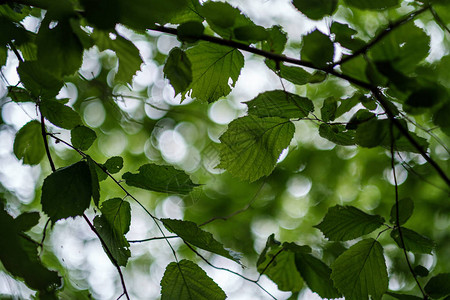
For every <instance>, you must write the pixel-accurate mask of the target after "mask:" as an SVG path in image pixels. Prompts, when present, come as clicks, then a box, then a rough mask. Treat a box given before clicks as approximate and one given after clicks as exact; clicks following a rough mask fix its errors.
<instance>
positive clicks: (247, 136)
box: [217, 116, 295, 181]
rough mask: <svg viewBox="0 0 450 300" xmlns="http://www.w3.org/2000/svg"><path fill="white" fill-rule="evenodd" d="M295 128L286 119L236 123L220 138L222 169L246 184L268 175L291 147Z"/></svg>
mask: <svg viewBox="0 0 450 300" xmlns="http://www.w3.org/2000/svg"><path fill="white" fill-rule="evenodd" d="M294 129H295V128H294V124H292V122H290V121H287V120H286V119H282V118H276V117H268V118H257V117H254V116H246V117H242V118H239V119H236V120H234V121H233V122H231V123H230V124H229V125H228V130H227V131H225V133H224V134H222V136H221V137H220V141H221V142H222V143H221V144H220V164H219V165H218V166H217V167H219V168H224V169H226V170H228V171H229V172H230V173H231V174H232V175H234V176H237V177H240V178H242V179H244V180H248V181H255V180H257V179H259V178H261V177H262V176H267V175H269V174H270V173H271V172H272V170H273V169H274V168H275V164H276V162H277V160H278V158H279V157H280V154H281V151H283V149H285V148H286V147H287V146H289V143H290V142H291V140H292V137H293V135H294Z"/></svg>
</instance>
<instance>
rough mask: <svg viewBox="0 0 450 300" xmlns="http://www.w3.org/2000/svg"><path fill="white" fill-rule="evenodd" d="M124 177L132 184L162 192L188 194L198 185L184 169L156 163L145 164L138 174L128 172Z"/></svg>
mask: <svg viewBox="0 0 450 300" xmlns="http://www.w3.org/2000/svg"><path fill="white" fill-rule="evenodd" d="M122 178H123V179H125V182H126V183H127V184H128V185H130V186H135V187H138V188H141V189H146V190H150V191H155V192H161V193H177V194H188V193H189V192H191V191H192V189H193V188H194V187H196V186H198V184H195V183H193V182H192V181H191V179H190V178H189V175H187V174H186V173H185V172H184V171H180V170H177V169H175V168H174V167H172V166H159V165H155V164H146V165H143V166H141V167H140V168H139V173H138V174H132V173H130V172H127V173H125V174H123V176H122Z"/></svg>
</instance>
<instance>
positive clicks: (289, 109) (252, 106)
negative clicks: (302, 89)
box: [245, 90, 314, 119]
mask: <svg viewBox="0 0 450 300" xmlns="http://www.w3.org/2000/svg"><path fill="white" fill-rule="evenodd" d="M245 104H246V105H247V106H248V114H249V115H253V116H256V117H261V118H264V117H280V118H287V119H293V118H304V117H307V116H308V115H309V113H310V112H312V111H314V105H313V103H312V101H311V100H309V99H308V98H305V97H300V96H298V95H295V94H292V93H289V92H285V91H282V90H274V91H268V92H264V93H261V94H259V95H258V96H256V97H255V98H254V99H252V100H251V101H248V102H245Z"/></svg>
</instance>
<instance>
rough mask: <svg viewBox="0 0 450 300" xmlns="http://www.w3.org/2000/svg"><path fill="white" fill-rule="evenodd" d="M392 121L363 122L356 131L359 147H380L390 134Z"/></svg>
mask: <svg viewBox="0 0 450 300" xmlns="http://www.w3.org/2000/svg"><path fill="white" fill-rule="evenodd" d="M389 123H390V121H389V120H387V119H385V120H377V119H371V120H369V121H366V122H362V123H361V124H359V125H358V128H357V129H356V135H355V141H356V143H357V144H358V145H360V146H362V147H367V148H373V147H376V146H379V145H380V144H381V143H382V142H383V140H384V139H385V137H386V136H388V137H389V136H390V134H389V126H390V124H389Z"/></svg>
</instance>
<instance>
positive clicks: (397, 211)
mask: <svg viewBox="0 0 450 300" xmlns="http://www.w3.org/2000/svg"><path fill="white" fill-rule="evenodd" d="M389 127H390V135H391V168H392V175H393V177H394V188H395V227H396V228H397V230H398V234H399V237H400V242H401V248H402V249H403V254H404V255H405V260H406V263H407V264H408V268H409V271H410V272H411V274H412V276H413V277H414V280H415V281H416V283H417V286H418V287H419V289H420V292H421V293H422V295H423V299H424V300H426V299H428V295H427V294H426V293H425V291H424V290H423V288H422V285H421V284H420V282H419V280H418V279H417V275H416V273H415V272H414V269H413V268H412V266H411V262H410V261H409V257H408V253H407V251H406V247H405V240H404V238H403V233H402V228H401V226H400V207H399V197H398V183H397V174H396V172H395V155H394V154H395V152H394V144H395V141H394V130H393V124H392V122H391V124H390V126H389Z"/></svg>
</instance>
